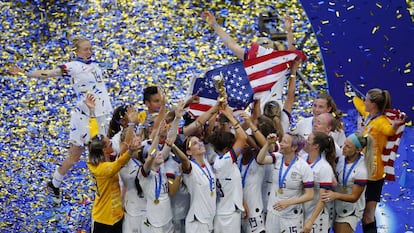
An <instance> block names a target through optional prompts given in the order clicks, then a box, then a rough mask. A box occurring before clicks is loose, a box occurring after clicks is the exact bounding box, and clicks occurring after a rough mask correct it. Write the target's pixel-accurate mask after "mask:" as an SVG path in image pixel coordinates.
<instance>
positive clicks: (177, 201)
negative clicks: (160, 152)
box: [164, 156, 190, 220]
mask: <svg viewBox="0 0 414 233" xmlns="http://www.w3.org/2000/svg"><path fill="white" fill-rule="evenodd" d="M164 166H165V172H166V174H167V177H168V178H171V179H174V178H175V174H176V173H177V172H179V168H178V167H179V163H177V162H176V161H175V160H174V159H173V158H172V156H170V157H169V158H168V159H167V160H166V161H165V163H164ZM170 199H171V208H172V211H173V216H174V219H175V220H181V219H185V217H186V216H187V213H188V209H189V208H190V194H189V193H188V190H187V187H186V186H185V185H184V183H180V187H179V188H178V191H177V193H176V194H175V195H174V196H172V197H170Z"/></svg>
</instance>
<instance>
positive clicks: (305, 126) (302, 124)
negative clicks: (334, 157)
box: [295, 117, 346, 154]
mask: <svg viewBox="0 0 414 233" xmlns="http://www.w3.org/2000/svg"><path fill="white" fill-rule="evenodd" d="M312 130H313V117H306V118H303V119H302V120H300V121H299V122H298V123H297V124H296V130H295V133H297V134H300V135H302V136H303V137H304V138H305V139H307V138H308V136H309V135H310V134H311V133H312ZM329 135H330V136H332V138H333V139H334V141H335V146H336V147H337V154H338V148H339V151H340V148H341V147H342V146H343V145H344V144H345V140H346V136H345V132H344V131H343V130H336V131H331V132H329Z"/></svg>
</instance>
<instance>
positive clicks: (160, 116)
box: [150, 88, 166, 139]
mask: <svg viewBox="0 0 414 233" xmlns="http://www.w3.org/2000/svg"><path fill="white" fill-rule="evenodd" d="M158 93H160V95H161V107H160V110H159V112H158V116H157V117H156V118H155V120H154V129H155V128H158V126H159V125H160V124H161V122H162V121H164V119H165V104H166V99H165V94H164V92H163V91H162V90H161V89H160V88H158ZM154 136H155V131H152V133H151V135H150V139H153V138H154Z"/></svg>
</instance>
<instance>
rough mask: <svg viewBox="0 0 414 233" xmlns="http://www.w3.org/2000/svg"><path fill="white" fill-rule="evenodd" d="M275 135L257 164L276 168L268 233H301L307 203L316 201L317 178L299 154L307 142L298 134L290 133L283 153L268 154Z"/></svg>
mask: <svg viewBox="0 0 414 233" xmlns="http://www.w3.org/2000/svg"><path fill="white" fill-rule="evenodd" d="M276 140H277V137H276V135H275V134H271V135H269V136H268V137H267V143H266V144H265V145H264V147H263V148H262V149H261V150H260V152H259V154H258V156H257V162H259V163H261V164H274V166H273V183H272V191H271V193H270V196H269V201H268V205H267V216H266V232H300V231H301V230H302V226H303V212H304V210H303V203H304V202H306V201H309V200H312V199H313V192H314V191H313V185H314V181H313V174H312V170H311V168H310V166H309V165H308V164H307V163H306V161H305V160H303V159H301V158H299V156H298V155H297V153H298V151H299V150H301V149H302V148H303V146H304V145H305V140H304V138H303V137H302V136H300V135H297V134H291V133H286V134H285V135H284V136H283V139H282V141H281V143H280V150H279V152H280V153H279V152H276V153H272V154H270V155H269V154H268V153H269V152H268V151H269V146H270V145H274V144H275V143H276Z"/></svg>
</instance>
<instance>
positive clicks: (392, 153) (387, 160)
mask: <svg viewBox="0 0 414 233" xmlns="http://www.w3.org/2000/svg"><path fill="white" fill-rule="evenodd" d="M401 114H405V113H403V112H400V110H397V109H386V110H385V115H386V116H387V117H388V119H389V120H390V122H391V123H393V124H394V121H395V120H397V119H399V118H400V116H401ZM404 129H405V124H400V125H398V128H397V130H396V131H395V134H394V135H393V136H390V137H388V139H387V144H386V145H385V148H384V150H383V151H382V162H383V163H384V171H385V179H386V180H391V181H395V168H394V162H395V159H396V158H397V151H398V146H399V145H400V141H401V136H402V134H403V132H404Z"/></svg>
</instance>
